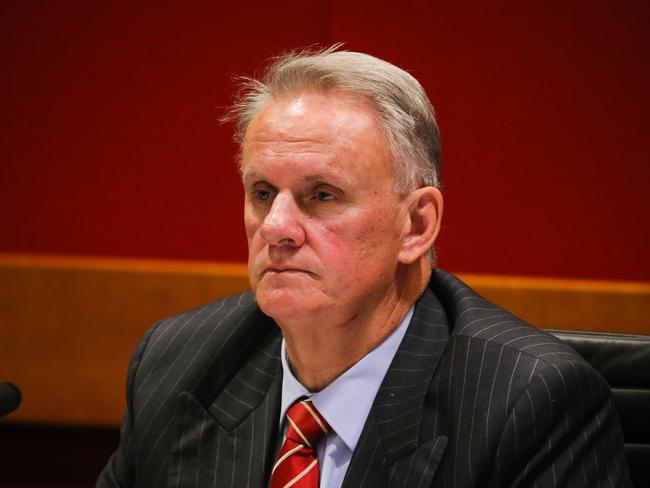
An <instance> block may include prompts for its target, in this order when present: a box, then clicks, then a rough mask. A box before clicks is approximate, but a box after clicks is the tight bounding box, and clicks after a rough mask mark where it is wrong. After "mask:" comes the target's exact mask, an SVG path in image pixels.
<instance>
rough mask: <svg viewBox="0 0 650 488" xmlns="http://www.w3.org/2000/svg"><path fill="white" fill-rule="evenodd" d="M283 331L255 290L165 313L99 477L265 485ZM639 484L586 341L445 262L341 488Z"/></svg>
mask: <svg viewBox="0 0 650 488" xmlns="http://www.w3.org/2000/svg"><path fill="white" fill-rule="evenodd" d="M280 340H281V336H280V332H279V329H278V328H277V326H276V325H275V324H274V322H273V321H272V320H271V319H270V318H268V317H266V316H264V315H263V314H262V313H261V312H260V310H259V308H258V307H257V306H256V304H255V302H254V298H253V296H252V295H251V294H243V295H239V296H235V297H231V298H228V299H226V300H223V301H220V302H216V303H213V304H210V305H206V306H205V307H202V308H199V309H197V310H194V311H191V312H187V313H184V314H182V315H179V316H177V317H173V318H170V319H167V320H164V321H162V322H160V323H159V324H157V325H156V326H155V327H154V328H153V329H151V330H150V331H149V333H148V334H147V335H146V336H145V338H144V339H143V341H142V342H141V344H140V345H139V347H138V349H137V350H136V352H135V354H134V358H133V361H132V363H131V366H130V370H129V375H128V385H127V400H128V409H127V412H126V414H125V417H124V422H123V426H122V441H121V445H120V447H119V450H118V451H117V452H116V453H115V455H114V456H113V457H112V458H111V460H110V462H109V464H108V466H107V467H106V469H105V470H104V472H103V473H102V474H101V476H100V479H99V481H98V485H97V486H99V487H102V488H103V487H115V486H122V487H133V486H139V487H216V488H222V487H237V488H246V487H264V486H265V484H266V482H267V480H268V474H269V472H270V467H271V464H272V462H273V459H272V457H273V455H274V450H275V446H276V445H277V437H276V436H277V434H278V432H277V430H278V420H279V419H278V415H279V404H280V389H281V376H282V369H281V365H280V358H279V351H280ZM389 486H390V487H459V488H460V487H468V486H488V487H506V486H517V487H530V486H538V487H540V488H541V487H554V486H574V487H603V488H604V487H613V486H629V481H628V475H627V466H626V464H625V460H624V454H623V447H622V435H621V432H620V428H619V424H618V420H617V417H616V414H615V412H614V407H613V404H612V400H611V396H610V392H609V389H608V387H607V385H606V384H605V382H604V381H603V379H602V378H601V377H600V376H599V375H598V374H597V373H595V372H594V370H592V369H591V367H590V366H588V365H587V364H586V363H585V362H584V361H583V360H582V359H581V358H580V357H578V356H577V355H576V354H575V353H574V352H573V350H571V349H570V348H569V347H568V346H566V345H564V344H562V343H561V342H559V341H558V340H557V339H555V338H553V337H551V336H549V335H547V334H545V333H543V332H541V331H539V330H537V329H535V328H533V327H531V326H529V325H527V324H525V323H524V322H522V321H521V320H519V319H517V318H515V317H513V316H512V315H510V314H508V313H507V312H505V311H504V310H502V309H500V308H498V307H497V306H495V305H493V304H491V303H490V302H488V301H486V300H485V299H483V298H481V297H480V296H478V295H476V294H475V293H474V292H473V291H472V290H471V289H469V288H468V287H467V286H465V285H464V284H463V283H462V282H460V281H458V280H457V279H456V278H454V277H453V276H451V275H449V274H447V273H445V272H444V271H441V270H435V271H434V273H433V276H432V279H431V283H430V286H429V288H428V289H427V291H425V293H424V295H423V296H422V298H421V299H420V300H419V301H418V303H417V305H416V308H415V313H414V316H413V319H412V321H411V324H410V326H409V329H408V331H407V333H406V336H405V338H404V340H403V342H402V344H401V345H400V347H399V350H398V352H397V354H396V356H395V358H394V360H393V362H392V364H391V367H390V369H389V371H388V373H387V375H386V377H385V379H384V382H383V384H382V386H381V388H380V390H379V392H378V394H377V397H376V399H375V402H374V405H373V407H372V410H371V412H370V414H369V417H368V419H367V421H366V424H365V426H364V429H363V433H362V434H361V438H360V439H359V443H358V445H357V449H356V451H355V453H354V455H353V457H352V460H351V462H350V467H349V469H348V472H347V475H346V478H345V481H344V487H345V488H360V487H363V488H375V487H389Z"/></svg>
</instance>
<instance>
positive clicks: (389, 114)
mask: <svg viewBox="0 0 650 488" xmlns="http://www.w3.org/2000/svg"><path fill="white" fill-rule="evenodd" d="M340 46H341V45H340V44H335V45H334V46H332V47H330V48H327V49H321V50H313V49H311V50H309V49H308V50H304V51H294V52H290V53H288V54H284V55H282V56H279V57H277V58H275V59H274V60H273V61H272V63H271V64H270V65H269V67H268V68H267V69H266V70H265V72H264V74H263V77H262V78H261V79H260V80H257V79H253V78H243V80H242V83H241V87H240V92H239V96H238V98H237V101H236V102H235V105H234V107H233V109H232V111H231V112H230V114H229V115H227V116H226V117H225V118H224V119H225V120H235V121H236V123H237V133H236V137H237V139H238V141H239V142H240V143H241V142H242V141H243V139H244V136H245V134H246V130H247V129H248V125H249V124H250V122H251V120H252V119H253V117H254V116H255V115H256V114H257V113H258V111H259V110H260V109H261V108H262V107H263V106H264V105H265V104H266V103H268V102H269V101H271V100H272V99H273V98H274V97H276V96H280V95H285V94H290V93H294V92H297V91H301V90H308V89H317V90H323V91H330V90H341V91H347V92H351V93H354V94H360V95H361V96H363V97H364V99H365V100H367V101H368V102H369V103H370V105H371V106H372V107H373V108H374V109H375V110H376V111H377V114H378V115H379V119H380V121H381V123H382V125H383V129H384V132H385V134H386V136H387V139H388V143H389V149H390V151H391V155H392V157H393V159H394V161H393V164H394V168H395V183H394V189H395V191H398V192H409V191H412V190H414V189H416V188H420V187H423V186H434V187H436V188H439V187H440V167H441V164H442V154H441V148H440V132H439V130H438V124H437V123H436V118H435V113H434V110H433V107H432V106H431V102H430V101H429V99H428V98H427V95H426V93H425V92H424V88H422V85H420V83H419V82H418V81H417V80H416V79H415V78H414V77H413V76H411V75H410V74H409V73H407V72H406V71H404V70H402V69H400V68H398V67H397V66H394V65H392V64H390V63H388V62H386V61H383V60H381V59H378V58H375V57H373V56H370V55H368V54H363V53H357V52H350V51H340V50H338V49H339V48H340Z"/></svg>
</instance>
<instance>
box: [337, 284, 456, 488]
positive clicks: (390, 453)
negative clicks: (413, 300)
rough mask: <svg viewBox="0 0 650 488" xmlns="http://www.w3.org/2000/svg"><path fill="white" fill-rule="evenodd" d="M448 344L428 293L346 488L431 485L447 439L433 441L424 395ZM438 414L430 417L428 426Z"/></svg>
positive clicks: (441, 316)
mask: <svg viewBox="0 0 650 488" xmlns="http://www.w3.org/2000/svg"><path fill="white" fill-rule="evenodd" d="M448 339H449V324H448V323H447V317H446V314H445V312H444V309H443V307H442V305H441V304H440V302H439V301H438V300H437V299H436V297H435V296H434V295H433V293H432V292H431V291H430V290H429V289H427V290H426V291H425V292H424V294H423V295H422V297H421V298H420V300H419V301H418V302H417V304H416V307H415V311H414V314H413V318H412V319H411V324H410V325H409V328H408V330H407V332H406V335H405V336H404V339H403V340H402V343H401V344H400V347H399V349H398V350H397V353H396V354H395V358H394V359H393V362H392V363H391V366H390V368H389V370H388V372H387V373H386V377H385V378H384V381H383V382H382V385H381V387H380V389H379V391H378V392H377V396H376V398H375V401H374V403H373V407H372V409H371V410H370V414H369V415H368V419H367V421H366V424H365V425H364V429H363V432H362V433H361V437H360V438H359V442H358V443H357V447H356V449H355V452H354V454H353V456H352V460H351V461H350V466H349V468H348V472H347V474H346V477H345V480H344V482H343V487H344V488H364V487H367V488H370V487H373V488H374V487H380V486H422V487H425V486H430V485H431V481H432V480H433V477H434V475H435V471H436V468H437V465H438V462H439V461H440V459H441V458H442V455H443V454H444V450H445V447H446V445H447V438H446V437H442V436H440V437H436V438H433V432H434V430H435V429H434V428H431V426H430V425H428V423H427V425H426V426H425V425H423V417H425V410H426V409H429V408H433V407H431V406H430V405H432V402H431V401H430V400H429V399H428V398H427V392H428V391H429V385H430V383H431V378H432V377H433V374H434V372H435V370H436V367H437V365H438V362H439V360H440V356H441V354H442V352H443V350H444V348H445V346H446V344H447V341H448ZM436 415H437V412H435V411H434V412H433V413H432V412H428V413H427V415H426V418H427V421H428V422H430V421H432V420H431V419H435V416H436ZM433 422H435V420H433ZM423 427H424V428H423Z"/></svg>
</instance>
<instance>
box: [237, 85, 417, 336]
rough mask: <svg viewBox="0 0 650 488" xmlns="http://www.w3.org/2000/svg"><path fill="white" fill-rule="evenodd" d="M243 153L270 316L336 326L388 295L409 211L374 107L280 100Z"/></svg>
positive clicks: (304, 97) (252, 232)
mask: <svg viewBox="0 0 650 488" xmlns="http://www.w3.org/2000/svg"><path fill="white" fill-rule="evenodd" d="M242 157H243V159H242V175H243V183H244V189H245V194H246V202H245V214H244V221H245V226H246V235H247V238H248V248H249V260H248V268H249V273H250V281H251V287H252V289H253V291H254V292H255V294H256V298H257V302H258V304H259V306H260V307H261V308H262V310H263V311H264V312H265V313H266V314H268V315H270V316H271V317H273V318H274V319H276V321H278V322H280V323H282V322H283V321H291V320H305V319H313V320H314V325H315V326H318V325H320V324H319V323H318V321H321V322H322V321H323V320H327V321H328V323H334V324H333V325H336V324H342V323H343V322H345V321H348V320H350V319H353V318H354V317H356V316H357V315H359V314H363V313H364V312H365V313H368V312H370V311H371V310H372V309H373V308H374V307H376V306H377V304H378V303H380V302H381V301H383V300H385V299H386V297H387V296H388V295H389V294H390V293H391V291H393V285H394V280H395V273H396V268H397V265H398V253H399V247H400V240H401V235H402V232H403V230H404V220H405V219H404V216H405V215H406V210H405V208H404V205H403V203H402V199H401V198H400V196H399V195H397V194H395V193H393V192H392V184H393V170H392V164H391V162H390V159H389V156H388V151H387V146H386V141H385V137H384V135H383V133H382V132H381V130H380V129H379V126H378V125H377V121H376V115H375V113H374V111H373V110H372V108H371V107H370V106H369V105H367V104H366V103H364V102H362V101H360V100H359V99H358V98H355V97H354V96H352V95H350V94H345V93H334V94H332V93H330V94H323V93H319V92H313V91H310V92H304V93H300V94H294V95H287V96H285V97H283V98H279V99H275V100H273V101H271V102H269V103H268V104H267V105H266V106H265V107H264V108H263V109H262V110H261V111H260V112H259V113H258V114H257V115H256V116H255V118H254V119H253V120H252V122H251V124H250V126H249V128H248V130H247V132H246V136H245V138H244V143H243V154H242Z"/></svg>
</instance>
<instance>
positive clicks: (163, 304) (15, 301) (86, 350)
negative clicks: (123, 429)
mask: <svg viewBox="0 0 650 488" xmlns="http://www.w3.org/2000/svg"><path fill="white" fill-rule="evenodd" d="M247 287H248V280H247V278H246V268H245V266H243V265H220V264H207V263H206V264H204V263H183V264H179V263H162V262H152V261H135V260H98V259H70V258H64V259H60V258H37V257H28V256H5V257H4V258H2V260H1V262H0V330H1V337H2V339H1V340H0V372H1V373H0V374H1V375H2V376H1V377H0V380H2V381H5V380H10V381H13V382H15V383H16V384H17V385H19V386H20V388H21V389H22V390H23V404H22V405H21V407H20V408H19V409H18V411H16V412H15V413H14V414H12V415H11V416H10V417H8V418H11V419H13V420H25V421H37V422H52V421H54V422H61V423H75V424H92V425H114V424H117V423H118V422H119V420H120V417H121V414H122V411H123V409H124V380H125V375H126V368H127V365H128V361H129V357H130V354H131V352H132V351H133V349H134V348H135V346H136V344H137V342H138V340H139V338H140V337H141V336H142V334H143V333H144V332H145V330H146V329H147V328H148V327H149V326H150V325H152V324H153V323H154V322H155V321H157V320H159V319H161V318H163V317H166V316H168V315H171V314H174V313H177V312H179V311H181V310H186V309H189V308H192V307H195V306H197V305H200V304H202V303H205V302H208V301H211V300H215V299H217V298H220V297H223V296H225V295H227V294H230V293H232V292H235V291H241V290H245V289H246V288H247Z"/></svg>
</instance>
